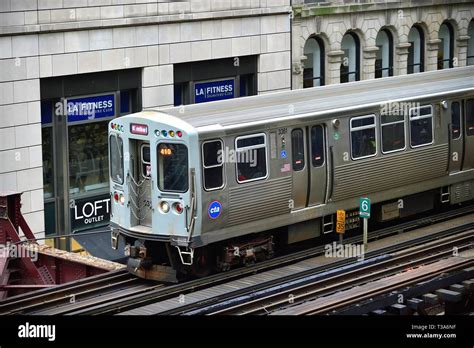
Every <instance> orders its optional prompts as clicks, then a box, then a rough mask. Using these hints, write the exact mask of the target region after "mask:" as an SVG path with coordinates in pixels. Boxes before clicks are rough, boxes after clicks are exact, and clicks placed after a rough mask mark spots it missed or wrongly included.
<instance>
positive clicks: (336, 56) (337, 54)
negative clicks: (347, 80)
mask: <svg viewBox="0 0 474 348" xmlns="http://www.w3.org/2000/svg"><path fill="white" fill-rule="evenodd" d="M343 56H344V51H342V50H337V51H329V52H328V67H327V69H326V71H327V76H326V77H325V83H326V85H332V84H337V83H340V82H341V63H342V57H343Z"/></svg>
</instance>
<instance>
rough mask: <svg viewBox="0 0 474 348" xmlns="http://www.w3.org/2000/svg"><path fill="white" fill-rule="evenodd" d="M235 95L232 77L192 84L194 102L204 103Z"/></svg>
mask: <svg viewBox="0 0 474 348" xmlns="http://www.w3.org/2000/svg"><path fill="white" fill-rule="evenodd" d="M234 97H235V85H234V79H229V80H220V81H212V82H201V83H196V84H195V85H194V102H195V103H204V102H210V101H215V100H224V99H232V98H234Z"/></svg>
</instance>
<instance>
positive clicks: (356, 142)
mask: <svg viewBox="0 0 474 348" xmlns="http://www.w3.org/2000/svg"><path fill="white" fill-rule="evenodd" d="M375 128H376V121H375V115H370V116H361V117H354V118H351V153H352V159H360V158H366V157H371V156H375V155H376V154H377V134H376V133H377V132H376V129H375Z"/></svg>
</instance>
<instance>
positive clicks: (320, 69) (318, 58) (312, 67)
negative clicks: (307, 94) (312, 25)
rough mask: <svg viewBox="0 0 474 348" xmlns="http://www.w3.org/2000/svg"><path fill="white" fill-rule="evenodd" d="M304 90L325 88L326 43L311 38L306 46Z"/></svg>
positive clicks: (316, 38)
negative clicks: (318, 87)
mask: <svg viewBox="0 0 474 348" xmlns="http://www.w3.org/2000/svg"><path fill="white" fill-rule="evenodd" d="M304 55H305V56H306V60H305V61H304V70H303V88H308V87H317V86H324V43H323V40H321V39H320V38H318V37H310V38H309V39H308V40H307V41H306V44H305V45H304Z"/></svg>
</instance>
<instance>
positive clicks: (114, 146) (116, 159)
mask: <svg viewBox="0 0 474 348" xmlns="http://www.w3.org/2000/svg"><path fill="white" fill-rule="evenodd" d="M109 149H110V177H111V179H112V181H113V182H116V183H117V184H123V140H122V138H120V137H119V136H116V135H111V136H110V137H109Z"/></svg>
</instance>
